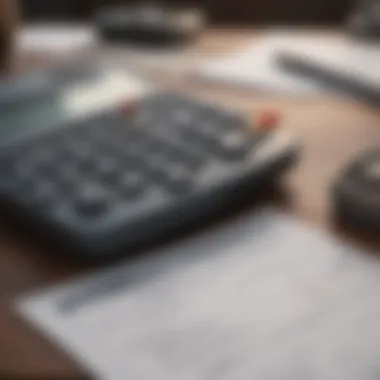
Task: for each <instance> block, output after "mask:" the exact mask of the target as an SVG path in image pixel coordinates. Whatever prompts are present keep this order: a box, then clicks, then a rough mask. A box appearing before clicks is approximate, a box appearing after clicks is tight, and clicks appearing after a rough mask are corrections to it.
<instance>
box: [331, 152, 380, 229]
mask: <svg viewBox="0 0 380 380" xmlns="http://www.w3.org/2000/svg"><path fill="white" fill-rule="evenodd" d="M333 207H334V213H335V216H336V217H337V220H338V221H339V222H340V223H342V224H344V225H348V226H353V227H357V228H359V229H362V230H366V231H369V232H373V233H376V234H377V235H378V234H379V233H380V150H379V149H375V150H372V151H369V152H365V153H364V154H362V155H361V156H360V157H359V158H357V159H356V160H354V162H353V163H351V164H350V165H349V166H348V167H347V168H346V170H345V171H344V172H343V174H342V175H341V177H340V178H339V179H338V181H337V183H336V184H335V186H334V189H333Z"/></svg>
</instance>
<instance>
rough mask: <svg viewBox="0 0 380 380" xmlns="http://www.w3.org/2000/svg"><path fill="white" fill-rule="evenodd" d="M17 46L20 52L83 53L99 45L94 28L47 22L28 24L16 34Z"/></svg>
mask: <svg viewBox="0 0 380 380" xmlns="http://www.w3.org/2000/svg"><path fill="white" fill-rule="evenodd" d="M15 44H16V48H17V50H18V51H20V52H27V53H29V52H33V53H34V54H54V55H56V56H57V57H58V56H65V55H67V54H75V53H82V54H83V52H84V51H88V50H90V49H92V48H94V47H96V46H97V44H98V40H97V37H96V33H95V31H94V29H93V28H92V27H90V26H83V25H79V26H78V25H65V24H59V23H55V24H47V25H26V26H23V27H21V28H20V29H19V31H18V33H16V36H15Z"/></svg>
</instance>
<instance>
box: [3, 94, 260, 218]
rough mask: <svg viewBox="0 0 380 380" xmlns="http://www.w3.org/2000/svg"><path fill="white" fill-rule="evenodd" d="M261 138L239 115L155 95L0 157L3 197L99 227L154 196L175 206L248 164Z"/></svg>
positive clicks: (68, 127) (167, 96)
mask: <svg viewBox="0 0 380 380" xmlns="http://www.w3.org/2000/svg"><path fill="white" fill-rule="evenodd" d="M264 137H265V136H264V135H259V134H258V133H256V134H254V135H253V134H252V133H251V132H250V131H249V130H248V128H247V125H246V123H245V122H244V121H243V120H242V119H241V118H239V117H237V116H236V115H234V114H228V113H226V112H224V111H220V110H218V109H214V108H212V107H209V106H204V105H201V104H198V103H196V102H194V101H190V100H187V99H185V98H183V97H181V96H176V95H168V94H162V95H157V94H155V95H153V96H151V97H147V98H146V99H144V100H142V101H141V103H140V104H139V105H138V107H137V108H136V109H134V110H133V112H132V113H131V114H128V112H125V110H122V111H121V110H113V111H111V112H106V113H103V114H101V115H96V116H92V117H91V118H88V119H86V120H81V121H76V122H73V123H72V125H70V126H67V128H64V129H61V130H60V131H59V132H55V133H52V134H49V135H46V136H44V137H43V138H40V139H38V140H36V141H32V142H29V143H28V144H27V146H20V147H18V148H14V149H13V150H12V151H11V152H10V153H9V154H6V155H5V156H3V157H0V167H1V173H2V175H1V178H0V191H2V192H3V193H4V192H5V193H6V194H8V195H9V196H10V197H11V198H12V197H13V198H17V199H19V198H20V199H22V202H23V203H27V204H28V205H30V206H32V207H38V208H41V207H42V208H44V209H45V210H49V208H51V209H53V208H54V207H56V206H57V207H58V206H59V207H61V206H62V204H65V205H68V206H69V207H70V209H71V210H73V212H74V214H75V215H76V217H79V218H84V219H86V220H92V219H93V220H96V219H99V218H100V217H102V216H105V215H108V214H110V213H112V211H113V210H119V209H121V208H122V207H123V206H124V205H125V204H126V203H131V204H132V203H134V202H142V201H143V200H144V199H145V198H146V197H147V196H148V194H149V193H150V192H151V191H152V190H153V189H155V190H159V191H160V192H161V193H162V194H164V196H166V197H167V198H168V199H170V198H171V197H174V198H173V200H175V199H176V197H178V196H181V195H184V194H186V193H189V192H191V191H193V190H196V189H197V185H198V181H197V180H198V178H199V176H200V175H201V173H202V172H204V171H205V170H207V168H208V167H209V166H212V165H215V164H217V163H218V162H219V164H221V165H222V164H223V165H225V164H226V163H228V162H235V161H236V160H238V159H240V160H241V159H244V157H245V156H247V154H248V153H249V152H250V151H251V150H252V149H253V147H254V146H255V145H256V144H258V143H259V142H260V141H262V140H263V139H264Z"/></svg>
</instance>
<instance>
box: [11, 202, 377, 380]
mask: <svg viewBox="0 0 380 380" xmlns="http://www.w3.org/2000/svg"><path fill="white" fill-rule="evenodd" d="M379 273H380V268H379V265H378V262H376V260H375V259H374V258H373V257H372V258H370V256H368V255H365V254H364V252H362V251H360V250H359V249H356V248H355V247H354V246H350V245H347V244H344V243H342V242H339V241H337V240H335V239H334V238H332V237H331V236H329V235H327V234H325V233H322V232H319V231H318V230H315V229H314V228H311V227H309V226H307V225H305V224H304V223H302V222H300V221H298V220H296V219H293V218H291V217H288V216H285V215H283V214H281V213H279V212H278V211H277V210H275V209H263V210H261V212H254V213H252V212H247V213H246V214H243V215H241V216H240V217H239V218H236V219H234V220H233V221H232V222H230V223H227V224H223V225H221V226H219V227H218V228H217V229H215V230H214V231H207V232H205V233H203V234H202V235H198V236H197V237H193V238H190V239H188V240H187V241H184V242H182V243H181V244H175V245H174V246H172V247H170V248H166V249H164V250H161V251H159V252H155V253H154V255H148V256H145V257H141V258H140V259H139V260H137V261H136V262H134V263H131V262H130V261H129V262H127V263H124V264H123V263H121V264H119V265H118V266H116V267H113V268H109V269H107V270H103V271H101V272H99V273H97V274H94V275H92V276H88V277H86V278H82V279H78V280H77V281H70V282H68V283H66V284H63V285H61V286H57V287H54V288H51V289H46V290H42V291H39V292H36V293H35V294H34V295H29V296H26V297H23V298H22V299H21V300H20V302H19V303H18V304H17V311H18V312H19V313H21V315H22V316H24V317H25V318H27V320H28V321H30V322H31V323H32V324H33V326H35V327H37V328H38V329H39V331H40V332H42V333H43V334H44V335H45V336H47V337H49V338H50V339H51V341H52V342H54V343H55V344H56V345H58V346H59V347H60V348H62V349H63V350H64V351H65V352H66V354H68V355H70V357H71V358H73V359H74V360H75V361H76V362H77V363H79V364H80V365H82V366H83V367H84V369H86V371H88V373H89V374H91V375H92V376H94V377H95V378H97V379H99V380H111V379H112V380H125V379H130V378H131V379H150V380H161V379H165V380H172V379H173V380H174V379H175V380H177V379H196V380H198V379H220V378H223V379H225V380H236V379H241V380H243V379H244V380H248V379H253V378H257V379H272V380H284V379H296V378H305V379H311V378H313V379H315V380H325V379H336V380H357V379H361V380H372V379H373V378H374V375H375V374H378V373H379V370H380V365H379V361H378V353H379V350H380V333H379V329H378V320H379V316H380V301H379V292H380V282H379ZM347 358H349V360H348V359H347Z"/></svg>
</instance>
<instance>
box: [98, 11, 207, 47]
mask: <svg viewBox="0 0 380 380" xmlns="http://www.w3.org/2000/svg"><path fill="white" fill-rule="evenodd" d="M95 26H96V27H97V30H98V34H99V35H100V36H101V37H102V38H103V39H104V40H105V41H107V42H111V43H117V44H130V45H131V44H132V45H138V46H151V47H160V48H163V47H173V46H181V45H183V44H185V43H187V42H189V41H190V40H191V39H193V38H194V37H195V36H197V35H198V34H199V32H200V30H201V27H202V26H203V16H202V15H201V13H200V11H195V10H189V9H187V10H186V9H176V10H173V9H170V8H163V7H158V6H152V5H151V6H148V5H140V6H134V7H133V6H129V7H125V6H124V7H113V8H112V7H111V8H107V9H105V10H102V11H100V12H99V13H98V14H97V16H96V17H95Z"/></svg>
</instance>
